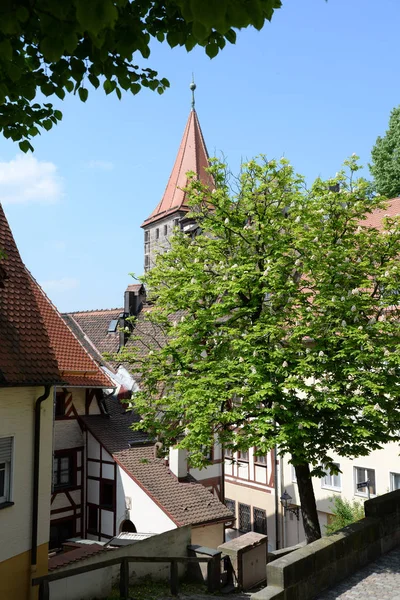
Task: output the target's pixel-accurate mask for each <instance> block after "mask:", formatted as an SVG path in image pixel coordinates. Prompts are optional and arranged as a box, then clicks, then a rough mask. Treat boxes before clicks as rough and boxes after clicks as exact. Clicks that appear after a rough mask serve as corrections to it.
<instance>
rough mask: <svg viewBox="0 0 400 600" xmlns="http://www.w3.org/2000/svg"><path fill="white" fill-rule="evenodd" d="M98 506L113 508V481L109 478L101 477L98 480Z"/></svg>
mask: <svg viewBox="0 0 400 600" xmlns="http://www.w3.org/2000/svg"><path fill="white" fill-rule="evenodd" d="M100 506H101V507H102V508H108V509H113V508H114V482H113V481H111V479H109V480H107V479H102V480H101V482H100Z"/></svg>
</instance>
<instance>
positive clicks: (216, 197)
mask: <svg viewBox="0 0 400 600" xmlns="http://www.w3.org/2000/svg"><path fill="white" fill-rule="evenodd" d="M346 167H347V170H348V174H347V172H345V171H341V172H340V173H339V174H338V175H337V177H336V178H335V179H332V180H329V181H321V180H317V181H316V182H315V184H314V185H313V187H312V189H311V190H310V191H307V189H306V188H305V185H304V180H303V178H302V177H300V176H298V175H296V174H295V173H294V171H293V168H292V167H291V166H290V164H289V163H288V161H286V160H285V159H281V160H280V161H275V160H271V161H268V160H266V159H264V158H263V159H261V160H260V161H251V162H249V163H247V164H245V165H244V166H243V170H242V173H241V175H240V178H239V179H238V180H237V181H236V183H235V182H234V181H230V179H229V177H228V176H227V173H226V168H225V167H224V165H221V164H219V163H218V162H215V163H214V164H213V166H212V168H211V173H212V175H213V177H214V180H215V190H213V192H212V193H210V190H209V189H207V188H206V187H204V186H203V185H202V183H201V182H200V181H197V180H195V179H193V180H192V182H191V185H190V187H189V189H188V195H189V197H190V203H191V207H192V213H191V215H192V216H193V217H194V218H195V219H196V220H197V221H198V223H199V224H200V226H201V230H202V232H201V234H199V235H197V236H195V237H193V238H191V237H189V236H187V235H186V234H184V233H182V232H178V231H176V233H175V235H174V236H173V238H172V244H171V250H170V251H169V252H167V253H165V254H161V255H159V256H158V257H157V261H156V266H155V267H154V268H152V269H151V270H150V271H149V272H148V273H147V274H146V275H145V277H144V278H143V281H144V282H145V283H146V284H147V285H148V287H149V289H150V290H152V297H153V300H154V307H153V310H152V311H150V312H149V313H148V317H147V318H148V319H149V320H150V321H151V322H153V323H154V324H155V325H156V327H158V328H160V329H161V330H162V331H163V333H164V335H165V343H163V344H160V345H159V344H158V343H157V339H159V337H158V336H156V337H155V340H154V343H150V346H149V348H148V352H147V354H146V356H145V357H144V359H143V358H142V359H141V358H140V357H139V356H137V357H135V355H131V354H130V353H129V352H128V351H127V350H126V351H125V353H124V354H123V355H122V357H121V356H120V358H119V360H128V361H130V362H131V363H132V364H133V365H134V367H135V370H136V372H137V371H140V372H141V374H142V383H141V392H140V393H138V394H136V395H135V396H134V403H135V405H136V408H137V410H138V411H139V413H140V414H141V415H142V419H143V421H142V422H141V423H140V424H139V427H144V428H146V429H147V430H149V431H151V432H152V433H153V434H154V435H155V436H157V437H158V438H159V439H160V440H162V441H163V442H164V444H165V447H166V448H167V447H169V446H170V445H172V444H175V443H176V442H177V441H179V445H180V446H181V447H183V448H187V449H188V450H189V453H190V454H189V457H190V461H191V463H192V464H193V465H197V466H198V465H201V464H203V463H204V458H203V454H204V448H205V447H210V445H211V444H212V442H213V439H214V438H215V437H216V438H217V439H218V440H219V441H220V442H221V443H222V444H223V446H224V447H225V448H229V449H231V450H233V451H237V450H241V449H247V448H249V447H256V448H257V454H262V453H266V452H267V451H269V450H270V449H271V448H272V447H274V446H278V448H279V451H280V453H281V454H284V453H289V454H290V455H291V461H292V463H293V465H294V467H295V469H296V475H297V481H298V485H299V491H300V499H301V504H302V511H303V517H304V522H305V528H306V533H307V537H308V540H309V541H310V540H312V539H315V538H317V537H319V536H320V531H319V526H318V519H317V513H316V508H315V498H314V494H313V488H312V484H311V475H312V474H313V475H317V476H322V470H321V467H318V465H325V467H326V468H329V469H332V470H334V468H335V467H334V464H333V460H332V455H331V452H333V451H335V452H337V453H339V454H340V455H342V456H358V455H366V454H368V453H369V452H370V451H371V450H373V449H376V448H379V447H380V445H381V444H382V443H384V442H387V441H389V440H395V439H399V437H400V434H399V431H400V427H399V425H400V412H399V409H398V402H399V385H398V381H399V379H398V378H399V370H400V369H399V363H400V357H399V337H400V332H399V327H398V311H397V310H396V309H395V308H393V305H395V304H397V302H398V295H397V291H398V290H399V289H400V269H399V265H398V256H399V252H400V223H399V219H397V220H396V219H389V218H386V220H385V223H384V227H385V230H384V231H383V232H380V231H378V230H376V229H372V228H369V227H367V226H365V225H363V218H364V216H365V215H366V214H368V213H370V212H371V211H372V210H373V209H374V208H376V207H378V206H384V203H383V202H382V200H381V199H380V198H376V199H372V200H370V199H369V198H368V183H367V182H366V181H364V180H360V179H358V180H355V177H354V174H355V173H356V171H357V169H358V168H359V167H358V165H357V162H356V158H351V159H350V160H349V161H347V162H346ZM337 184H339V186H340V189H339V191H332V190H335V189H337V188H336V187H335V186H337ZM389 232H390V234H389ZM389 307H391V308H389ZM309 465H311V468H309Z"/></svg>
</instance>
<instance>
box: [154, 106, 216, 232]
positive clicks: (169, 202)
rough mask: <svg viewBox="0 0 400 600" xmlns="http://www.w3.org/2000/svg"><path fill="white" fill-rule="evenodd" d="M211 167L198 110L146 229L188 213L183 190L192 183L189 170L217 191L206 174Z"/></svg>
mask: <svg viewBox="0 0 400 600" xmlns="http://www.w3.org/2000/svg"><path fill="white" fill-rule="evenodd" d="M208 166H209V164H208V152H207V148H206V144H205V142H204V138H203V134H202V131H201V127H200V123H199V119H198V118H197V113H196V111H195V110H192V111H191V112H190V115H189V119H188V121H187V123H186V127H185V131H184V133H183V137H182V141H181V145H180V147H179V150H178V155H177V157H176V160H175V164H174V167H173V169H172V173H171V175H170V178H169V181H168V185H167V187H166V189H165V192H164V196H163V197H162V200H161V202H160V203H159V204H158V205H157V206H156V208H155V209H154V210H153V212H152V213H151V215H150V216H149V217H148V218H147V219H146V220H145V221H144V222H143V224H142V227H145V226H146V225H149V223H152V222H153V221H157V220H158V219H162V218H163V217H165V216H167V215H169V214H171V213H174V212H176V211H179V210H184V211H187V210H188V206H187V199H186V192H184V191H183V188H185V187H186V186H187V183H188V178H187V175H186V174H187V172H188V171H193V172H194V173H196V175H197V177H198V178H199V179H200V180H201V181H202V182H203V183H204V184H206V185H208V186H210V188H213V187H214V182H213V179H212V177H211V175H210V174H209V173H207V172H206V171H205V169H206V168H207V167H208Z"/></svg>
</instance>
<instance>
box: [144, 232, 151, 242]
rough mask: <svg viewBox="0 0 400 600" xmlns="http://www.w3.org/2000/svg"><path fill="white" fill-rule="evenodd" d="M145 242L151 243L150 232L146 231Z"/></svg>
mask: <svg viewBox="0 0 400 600" xmlns="http://www.w3.org/2000/svg"><path fill="white" fill-rule="evenodd" d="M144 241H145V242H149V241H150V231H145V232H144Z"/></svg>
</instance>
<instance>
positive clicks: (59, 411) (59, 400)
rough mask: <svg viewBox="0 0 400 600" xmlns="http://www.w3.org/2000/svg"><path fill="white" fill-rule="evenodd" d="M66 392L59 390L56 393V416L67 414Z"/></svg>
mask: <svg viewBox="0 0 400 600" xmlns="http://www.w3.org/2000/svg"><path fill="white" fill-rule="evenodd" d="M65 396H66V393H65V392H57V393H56V408H55V417H56V419H57V418H58V417H64V416H65Z"/></svg>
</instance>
